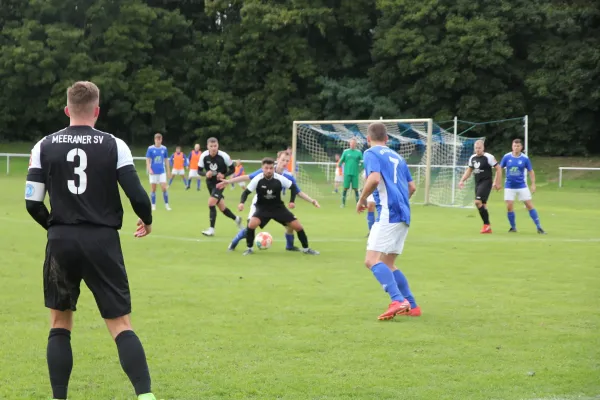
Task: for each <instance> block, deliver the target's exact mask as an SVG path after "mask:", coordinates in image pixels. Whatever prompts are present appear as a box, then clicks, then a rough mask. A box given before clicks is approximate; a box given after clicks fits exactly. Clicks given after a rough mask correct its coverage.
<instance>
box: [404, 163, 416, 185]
mask: <svg viewBox="0 0 600 400" xmlns="http://www.w3.org/2000/svg"><path fill="white" fill-rule="evenodd" d="M402 169H403V171H404V176H406V182H408V183H410V182H412V181H413V177H412V174H411V173H410V169H409V168H408V164H407V163H406V161H405V160H403V161H402Z"/></svg>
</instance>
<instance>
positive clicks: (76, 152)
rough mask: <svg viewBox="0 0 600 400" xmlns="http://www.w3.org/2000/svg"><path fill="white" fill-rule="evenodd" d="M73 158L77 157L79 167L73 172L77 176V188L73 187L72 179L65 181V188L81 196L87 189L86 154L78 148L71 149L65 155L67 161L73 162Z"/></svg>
mask: <svg viewBox="0 0 600 400" xmlns="http://www.w3.org/2000/svg"><path fill="white" fill-rule="evenodd" d="M75 156H79V166H78V167H75V170H74V171H73V172H75V173H76V174H77V175H79V186H76V185H75V180H73V179H69V180H68V181H67V186H68V187H69V191H70V192H71V193H73V194H83V192H85V189H87V175H86V174H85V169H86V168H87V154H85V151H83V150H82V149H79V148H74V149H71V151H69V152H68V153H67V161H68V162H75Z"/></svg>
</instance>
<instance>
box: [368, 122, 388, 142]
mask: <svg viewBox="0 0 600 400" xmlns="http://www.w3.org/2000/svg"><path fill="white" fill-rule="evenodd" d="M367 134H368V135H369V136H370V137H371V140H374V141H376V142H385V137H386V136H387V129H386V127H385V125H384V124H382V123H381V122H374V123H372V124H371V125H369V127H368V128H367Z"/></svg>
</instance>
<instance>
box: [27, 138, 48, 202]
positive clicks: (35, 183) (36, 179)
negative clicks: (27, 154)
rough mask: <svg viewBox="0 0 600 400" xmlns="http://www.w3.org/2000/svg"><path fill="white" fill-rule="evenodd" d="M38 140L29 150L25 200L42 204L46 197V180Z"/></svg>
mask: <svg viewBox="0 0 600 400" xmlns="http://www.w3.org/2000/svg"><path fill="white" fill-rule="evenodd" d="M43 140H44V139H42V140H40V141H39V142H37V143H36V144H35V146H33V149H32V150H31V158H30V159H29V169H28V171H27V180H26V182H25V200H29V201H36V202H43V201H44V198H45V197H46V179H45V175H44V171H43V170H42V160H41V153H42V141H43Z"/></svg>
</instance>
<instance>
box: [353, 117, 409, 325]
mask: <svg viewBox="0 0 600 400" xmlns="http://www.w3.org/2000/svg"><path fill="white" fill-rule="evenodd" d="M367 140H368V142H369V145H370V149H369V150H367V151H365V153H364V155H363V159H364V165H365V171H366V176H367V180H366V182H365V185H364V188H363V191H362V193H361V197H360V199H359V202H358V204H357V205H356V210H357V211H358V212H359V213H361V212H363V211H364V210H365V209H367V198H368V197H369V196H370V195H371V194H373V197H374V200H375V206H376V208H377V220H376V221H375V223H374V224H373V227H372V228H371V232H370V233H369V239H368V242H367V255H366V257H365V265H366V266H367V268H369V269H370V270H371V272H372V273H373V275H374V276H375V278H376V279H377V281H378V282H379V283H380V284H381V286H382V287H383V290H385V291H386V292H387V293H388V294H389V296H390V298H391V300H392V302H391V304H390V305H389V307H388V309H387V311H386V312H384V313H383V314H381V315H380V316H379V320H389V319H392V318H394V317H395V316H396V315H411V314H410V311H411V303H412V305H413V306H415V307H416V304H415V303H414V297H413V295H412V293H411V292H410V288H409V286H408V281H407V280H406V277H405V276H404V274H403V273H402V272H401V271H400V270H399V269H398V268H396V266H395V261H396V257H398V255H399V254H402V250H403V248H404V241H405V240H406V235H407V234H408V227H409V226H410V204H409V199H410V197H411V196H412V194H413V193H414V192H415V190H416V186H415V183H414V182H413V179H412V176H411V175H410V171H409V170H408V165H406V161H404V159H403V158H402V157H401V156H400V155H399V154H398V153H396V152H395V151H394V150H392V149H390V148H389V147H387V146H386V143H387V140H388V135H387V130H386V127H385V125H384V124H382V123H373V124H371V125H369V128H368V129H367ZM419 315H420V311H419Z"/></svg>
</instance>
